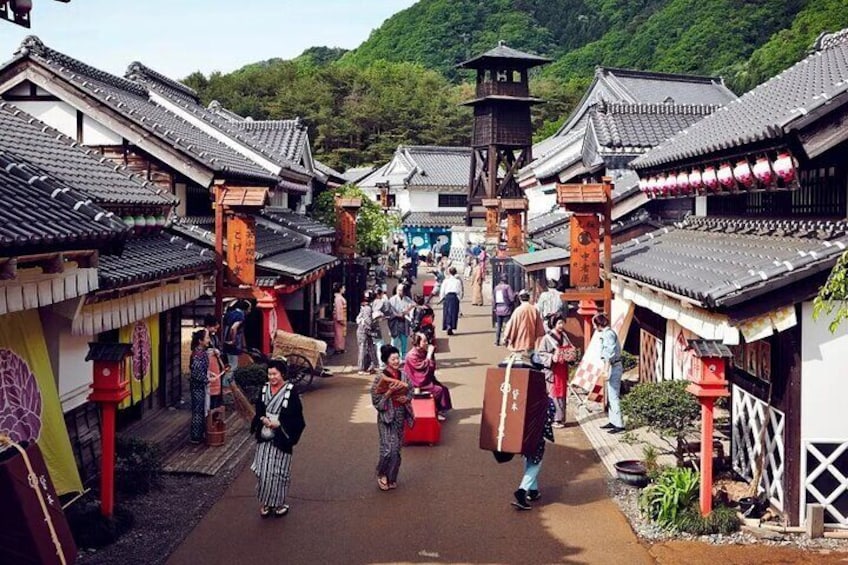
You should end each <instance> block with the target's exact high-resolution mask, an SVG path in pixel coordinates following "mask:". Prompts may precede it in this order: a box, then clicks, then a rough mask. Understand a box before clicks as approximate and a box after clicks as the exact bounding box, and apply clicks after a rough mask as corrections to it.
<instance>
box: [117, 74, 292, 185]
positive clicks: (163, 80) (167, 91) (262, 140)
mask: <svg viewBox="0 0 848 565" xmlns="http://www.w3.org/2000/svg"><path fill="white" fill-rule="evenodd" d="M125 76H126V78H127V79H129V80H132V81H134V82H138V83H141V84H143V85H145V86H146V87H148V88H150V89H152V90H155V91H156V92H158V93H159V94H161V95H163V96H165V97H166V98H168V99H169V100H170V101H171V102H172V103H173V104H176V105H178V106H180V107H181V108H182V109H183V110H185V111H187V112H190V113H191V114H192V115H194V116H195V117H197V118H198V119H200V120H203V121H204V122H206V123H208V124H209V125H211V126H212V127H214V128H215V129H216V130H218V132H219V133H220V134H221V135H225V136H227V137H229V138H230V139H233V140H235V141H237V142H239V143H241V144H242V145H244V146H247V147H248V148H250V149H252V150H253V151H255V152H257V153H260V154H261V155H262V156H263V157H265V158H267V159H269V160H271V161H273V162H274V163H276V164H277V165H279V166H280V167H282V168H285V169H289V170H292V171H296V172H298V173H303V174H306V173H307V172H308V171H307V170H306V169H305V168H303V167H302V166H301V165H299V164H298V163H299V162H300V159H301V156H302V153H301V154H296V152H295V151H293V149H292V148H291V147H287V146H282V145H281V143H280V142H279V140H278V139H277V138H275V137H273V136H267V135H261V134H258V132H254V131H253V129H252V128H251V127H249V125H250V124H252V123H253V122H252V121H251V120H250V119H247V120H241V121H238V120H231V119H228V118H226V117H224V116H223V115H222V114H220V113H218V112H215V111H212V110H209V109H207V108H205V107H203V106H202V105H201V104H200V100H199V99H198V97H197V93H196V92H195V91H194V90H192V89H191V88H189V87H187V86H186V85H184V84H182V83H179V82H177V81H174V80H171V79H169V78H168V77H166V76H164V75H162V74H161V73H158V72H156V71H154V70H152V69H150V68H148V67H146V66H144V65H143V64H141V63H139V62H134V63H132V64H130V66H129V67H128V68H127V72H126V75H125ZM219 106H220V104H219ZM279 121H280V122H288V121H290V120H279ZM292 121H293V120H292ZM271 123H276V121H272V122H271ZM303 130H304V132H303V135H304V138H306V131H305V130H306V128H305V127H304V128H303ZM306 141H308V138H306ZM293 143H294V144H295V145H296V144H297V142H293ZM300 144H301V147H300V150H301V152H302V150H303V145H304V144H305V141H304V140H300Z"/></svg>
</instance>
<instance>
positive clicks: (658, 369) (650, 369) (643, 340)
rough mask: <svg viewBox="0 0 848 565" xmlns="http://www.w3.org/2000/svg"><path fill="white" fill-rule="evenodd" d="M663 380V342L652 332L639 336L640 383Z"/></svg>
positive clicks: (643, 331)
mask: <svg viewBox="0 0 848 565" xmlns="http://www.w3.org/2000/svg"><path fill="white" fill-rule="evenodd" d="M661 380H663V341H662V340H661V339H659V338H658V337H657V336H655V335H654V334H652V333H651V332H648V331H645V330H644V329H643V330H641V332H640V334H639V382H642V383H644V382H659V381H661Z"/></svg>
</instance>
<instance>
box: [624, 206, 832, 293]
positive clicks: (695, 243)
mask: <svg viewBox="0 0 848 565" xmlns="http://www.w3.org/2000/svg"><path fill="white" fill-rule="evenodd" d="M846 245H848V222H844V221H840V222H828V221H821V222H805V221H793V220H745V219H739V220H734V219H724V218H700V217H699V218H695V217H692V218H688V219H687V220H685V221H684V222H681V223H679V224H676V225H675V226H674V227H669V228H663V229H661V230H659V231H657V232H653V233H651V234H647V235H645V236H642V237H639V238H637V239H634V240H632V241H630V242H628V243H626V244H621V245H619V246H617V247H616V249H615V250H614V252H613V272H614V273H615V274H617V275H622V276H625V277H628V278H630V279H633V280H636V281H639V282H642V283H647V284H650V285H653V286H655V287H657V288H660V289H662V290H665V291H669V292H671V293H675V294H678V295H681V296H685V297H688V298H691V299H693V300H695V301H697V302H699V303H701V304H703V305H704V306H706V307H710V308H713V307H720V306H723V305H729V304H733V303H738V302H742V301H744V300H747V299H750V298H752V297H754V296H758V295H759V294H761V293H763V292H766V291H770V290H773V289H776V288H779V287H780V286H782V285H784V284H786V283H787V281H788V280H789V279H790V277H791V278H792V280H797V278H798V277H799V276H803V275H804V274H805V273H808V274H813V273H815V272H818V271H820V270H823V269H826V268H830V267H831V266H832V265H833V264H834V263H835V261H836V260H837V258H838V257H839V255H841V253H842V251H843V250H844V249H845V247H846Z"/></svg>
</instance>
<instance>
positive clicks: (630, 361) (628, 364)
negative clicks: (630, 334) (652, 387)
mask: <svg viewBox="0 0 848 565" xmlns="http://www.w3.org/2000/svg"><path fill="white" fill-rule="evenodd" d="M638 364H639V358H638V357H636V356H635V355H633V354H632V353H628V352H627V351H624V350H622V351H621V368H622V369H623V370H624V371H625V372H626V371H629V370H630V369H635V368H636V365H638Z"/></svg>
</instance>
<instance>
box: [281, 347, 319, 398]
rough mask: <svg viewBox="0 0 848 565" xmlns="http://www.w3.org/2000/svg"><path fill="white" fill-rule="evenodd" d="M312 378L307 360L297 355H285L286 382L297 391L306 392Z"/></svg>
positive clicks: (312, 374) (310, 364) (310, 366)
mask: <svg viewBox="0 0 848 565" xmlns="http://www.w3.org/2000/svg"><path fill="white" fill-rule="evenodd" d="M313 376H314V373H313V371H312V363H310V362H309V359H307V358H306V357H304V356H303V355H298V354H297V353H292V354H290V355H286V381H288V382H290V383H292V384H293V385H294V386H295V388H297V390H298V391H300V392H303V391H305V390H307V389H308V388H309V386H310V385H311V384H312V378H313Z"/></svg>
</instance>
